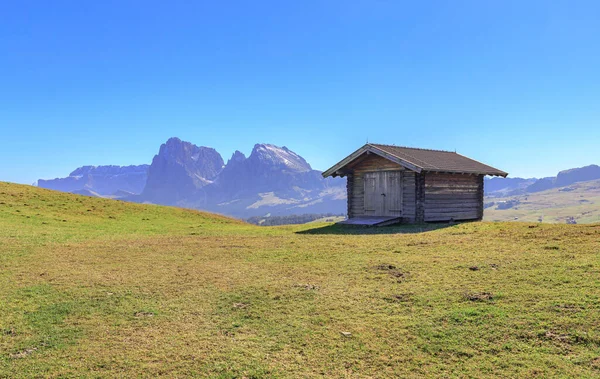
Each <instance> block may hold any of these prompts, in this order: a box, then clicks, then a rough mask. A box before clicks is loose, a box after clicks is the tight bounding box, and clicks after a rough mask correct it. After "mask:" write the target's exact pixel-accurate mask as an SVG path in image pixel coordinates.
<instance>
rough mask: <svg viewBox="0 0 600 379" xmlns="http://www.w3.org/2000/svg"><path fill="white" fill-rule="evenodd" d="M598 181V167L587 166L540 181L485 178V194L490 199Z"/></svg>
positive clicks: (599, 176) (599, 177)
mask: <svg viewBox="0 0 600 379" xmlns="http://www.w3.org/2000/svg"><path fill="white" fill-rule="evenodd" d="M597 179H600V166H598V165H589V166H584V167H579V168H572V169H569V170H563V171H560V172H559V173H558V174H557V175H556V176H553V177H547V178H541V179H535V178H532V179H522V178H491V179H488V178H486V180H485V187H484V188H485V194H486V196H490V197H504V196H514V195H522V194H526V193H536V192H542V191H546V190H549V189H552V188H559V187H565V186H569V185H571V184H574V183H578V182H587V181H590V180H597Z"/></svg>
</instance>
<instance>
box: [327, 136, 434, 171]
mask: <svg viewBox="0 0 600 379" xmlns="http://www.w3.org/2000/svg"><path fill="white" fill-rule="evenodd" d="M365 153H367V154H369V153H373V154H377V155H379V156H380V157H383V158H385V159H387V160H389V161H392V162H394V163H397V164H399V165H401V166H403V167H405V168H407V169H409V170H412V171H415V172H417V173H420V172H421V171H422V168H421V167H418V166H416V165H414V164H413V163H411V162H408V161H406V160H404V159H400V158H398V157H397V156H395V155H393V154H390V153H387V152H385V151H382V150H381V149H378V148H377V147H375V146H372V145H369V144H366V145H364V146H363V147H361V148H360V149H358V150H356V151H355V152H353V153H352V154H350V155H348V156H347V157H346V158H344V159H342V160H341V161H339V162H338V163H337V164H335V165H334V166H332V167H331V168H330V169H328V170H327V171H325V172H323V173H322V174H321V175H323V177H324V178H327V177H329V176H332V177H334V178H335V177H336V176H342V177H343V176H346V174H347V172H345V171H344V170H343V169H344V167H346V166H347V165H348V164H350V163H352V162H353V161H355V160H356V159H358V158H359V157H361V156H362V155H363V154H365Z"/></svg>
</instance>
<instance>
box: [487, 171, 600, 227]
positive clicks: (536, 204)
mask: <svg viewBox="0 0 600 379" xmlns="http://www.w3.org/2000/svg"><path fill="white" fill-rule="evenodd" d="M568 188H569V189H571V191H564V188H554V189H550V190H547V191H543V192H537V193H532V194H527V195H519V196H512V197H508V198H486V200H485V201H486V202H490V201H494V202H498V201H506V200H511V199H518V200H519V201H520V202H521V204H519V205H518V206H517V207H515V208H511V209H504V210H500V209H496V206H493V207H491V208H487V209H486V210H485V212H484V219H485V220H486V221H511V220H514V219H515V217H517V218H518V220H519V221H526V222H538V219H539V218H540V217H541V216H543V222H545V223H546V222H547V223H563V224H564V223H565V222H566V220H567V218H568V217H573V218H575V220H576V221H577V223H578V224H590V223H600V180H593V181H587V182H581V183H575V184H572V185H570V186H568Z"/></svg>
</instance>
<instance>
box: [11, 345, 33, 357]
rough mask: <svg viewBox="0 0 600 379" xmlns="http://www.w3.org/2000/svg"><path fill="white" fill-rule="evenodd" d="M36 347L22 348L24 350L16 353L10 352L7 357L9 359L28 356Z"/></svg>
mask: <svg viewBox="0 0 600 379" xmlns="http://www.w3.org/2000/svg"><path fill="white" fill-rule="evenodd" d="M37 349H38V348H37V347H32V348H30V349H24V350H21V351H18V352H16V353H13V354H10V355H9V357H10V358H11V359H22V358H26V357H28V356H30V355H31V354H33V353H34V352H35V351H36V350H37Z"/></svg>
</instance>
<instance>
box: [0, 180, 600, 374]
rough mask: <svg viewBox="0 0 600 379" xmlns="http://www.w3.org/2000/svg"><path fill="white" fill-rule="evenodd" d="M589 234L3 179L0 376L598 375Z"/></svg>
mask: <svg viewBox="0 0 600 379" xmlns="http://www.w3.org/2000/svg"><path fill="white" fill-rule="evenodd" d="M599 237H600V225H586V226H583V225H545V224H543V225H539V226H538V225H533V224H521V223H471V224H462V225H454V226H451V227H449V226H447V225H433V226H427V227H421V226H414V227H392V228H378V229H353V228H347V227H346V228H344V227H340V226H331V225H329V224H311V225H303V226H286V227H258V226H252V225H248V224H245V223H242V222H239V221H235V220H232V219H228V218H225V217H220V216H214V215H210V214H206V213H201V212H195V211H190V210H183V209H177V208H170V207H161V206H154V205H143V204H131V203H124V202H120V201H114V200H106V199H99V198H92V197H84V196H76V195H72V194H65V193H58V192H54V191H49V190H43V189H39V188H34V187H28V186H20V185H14V184H6V183H0V268H1V269H0V286H1V288H2V291H0V377H23V378H25V377H158V376H162V377H219V378H236V377H237V378H240V377H248V378H267V377H289V378H295V377H323V376H326V377H398V376H400V377H406V376H413V377H414V376H420V377H425V376H428V377H431V376H442V377H480V376H496V377H532V376H539V377H574V376H575V377H595V376H598V375H599V374H600V321H599V320H600V292H599V291H598V288H599V286H600V263H599V262H600V238H599Z"/></svg>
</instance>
